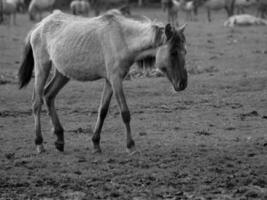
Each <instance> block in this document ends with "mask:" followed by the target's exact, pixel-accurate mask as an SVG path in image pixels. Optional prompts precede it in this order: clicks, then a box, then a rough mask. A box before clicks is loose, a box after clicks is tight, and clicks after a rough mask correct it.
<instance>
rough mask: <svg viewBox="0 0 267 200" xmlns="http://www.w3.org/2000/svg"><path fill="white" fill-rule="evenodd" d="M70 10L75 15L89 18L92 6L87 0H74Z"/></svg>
mask: <svg viewBox="0 0 267 200" xmlns="http://www.w3.org/2000/svg"><path fill="white" fill-rule="evenodd" d="M70 10H71V13H72V14H73V15H80V16H84V17H88V15H89V10H90V4H89V3H88V1H86V0H74V1H72V2H71V4H70Z"/></svg>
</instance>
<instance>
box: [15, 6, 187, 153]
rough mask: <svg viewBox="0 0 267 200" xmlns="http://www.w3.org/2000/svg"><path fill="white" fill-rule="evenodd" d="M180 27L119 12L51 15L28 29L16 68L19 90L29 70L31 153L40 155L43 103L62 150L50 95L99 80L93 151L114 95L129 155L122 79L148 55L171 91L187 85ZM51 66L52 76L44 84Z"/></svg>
mask: <svg viewBox="0 0 267 200" xmlns="http://www.w3.org/2000/svg"><path fill="white" fill-rule="evenodd" d="M184 29H185V26H183V27H180V28H179V29H176V28H174V27H172V26H171V25H170V24H168V25H166V26H165V27H164V26H163V25H161V24H156V23H154V22H152V21H148V20H142V21H139V20H137V19H132V18H127V17H125V16H123V15H121V14H120V12H119V11H118V12H114V11H113V12H109V13H107V14H104V15H102V16H99V17H94V18H83V17H77V16H73V15H68V14H64V13H62V12H61V11H58V10H57V11H54V12H53V14H51V15H49V16H48V17H46V18H44V19H43V20H42V21H41V22H40V23H39V24H37V25H36V26H35V28H34V29H32V30H31V31H30V32H29V34H28V36H27V38H26V46H25V54H24V59H23V62H22V64H21V67H20V69H19V73H18V77H19V84H20V86H19V87H20V88H23V87H25V86H26V85H27V84H28V83H29V82H30V80H31V77H32V71H33V70H34V72H35V82H34V95H33V115H34V120H35V133H36V139H35V144H36V145H37V151H38V152H42V151H44V148H43V137H42V133H41V122H40V114H41V107H42V104H43V100H44V101H45V103H46V105H47V107H48V114H49V116H50V117H51V121H52V125H53V127H54V133H55V135H56V136H57V140H56V142H55V146H56V148H57V149H58V150H59V151H63V150H64V134H63V132H64V130H63V127H62V125H61V123H60V121H59V118H58V115H57V113H56V110H55V105H54V102H55V97H56V95H57V94H58V92H59V91H60V90H61V89H62V88H63V86H64V85H66V83H68V82H69V80H70V79H73V80H78V81H94V80H98V79H104V80H105V86H104V90H103V93H102V99H101V103H100V107H99V113H98V117H97V122H96V126H95V130H94V135H93V137H92V142H93V146H94V152H101V148H100V144H99V143H100V133H101V129H102V126H103V123H104V120H105V117H106V115H107V112H108V108H109V104H110V100H111V97H112V94H113V93H114V94H115V97H116V100H117V103H118V106H119V109H120V113H121V117H122V120H123V122H124V124H125V128H126V146H127V150H129V152H134V146H135V143H134V140H133V139H132V136H131V128H130V120H131V117H130V112H129V109H128V106H127V103H126V99H125V96H124V92H123V85H122V81H123V79H124V78H125V76H126V75H127V73H128V72H129V70H130V67H131V66H132V64H133V63H134V62H138V61H140V60H145V59H147V58H149V60H151V59H150V58H151V57H153V58H154V62H155V65H156V67H157V68H159V69H160V70H161V71H163V73H164V74H165V75H166V76H167V77H168V79H169V80H170V82H171V83H172V85H173V87H174V89H175V90H176V91H181V90H184V89H185V88H186V87H187V71H186V68H185V54H186V49H185V36H184ZM52 67H53V69H54V71H55V73H54V77H53V78H52V79H51V80H50V81H49V83H48V84H47V85H46V81H47V78H48V76H49V72H50V70H51V68H52Z"/></svg>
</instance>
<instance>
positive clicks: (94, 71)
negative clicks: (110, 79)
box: [52, 52, 106, 81]
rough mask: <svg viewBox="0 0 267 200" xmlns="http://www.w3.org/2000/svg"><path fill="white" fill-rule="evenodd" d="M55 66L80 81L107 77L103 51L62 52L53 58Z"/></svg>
mask: <svg viewBox="0 0 267 200" xmlns="http://www.w3.org/2000/svg"><path fill="white" fill-rule="evenodd" d="M52 62H53V63H54V65H55V67H56V68H57V69H58V70H59V71H60V72H61V73H62V74H63V75H65V76H67V77H69V78H71V79H75V80H79V81H93V80H96V79H99V78H103V77H106V68H105V62H104V58H103V56H102V54H101V53H99V54H92V53H91V54H90V55H89V54H88V55H87V53H71V52H69V53H67V52H66V54H64V53H61V54H58V55H57V56H55V57H54V58H52Z"/></svg>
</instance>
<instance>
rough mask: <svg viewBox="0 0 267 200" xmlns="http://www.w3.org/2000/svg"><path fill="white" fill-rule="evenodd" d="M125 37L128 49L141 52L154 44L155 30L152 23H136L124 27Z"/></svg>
mask: <svg viewBox="0 0 267 200" xmlns="http://www.w3.org/2000/svg"><path fill="white" fill-rule="evenodd" d="M133 23H134V21H133ZM124 37H125V42H126V44H127V47H128V49H129V50H130V51H131V52H139V51H142V50H144V49H148V48H151V47H152V46H154V42H155V30H154V29H153V27H152V26H151V25H148V24H142V23H136V26H135V25H134V24H132V25H131V26H128V27H126V28H125V29H124Z"/></svg>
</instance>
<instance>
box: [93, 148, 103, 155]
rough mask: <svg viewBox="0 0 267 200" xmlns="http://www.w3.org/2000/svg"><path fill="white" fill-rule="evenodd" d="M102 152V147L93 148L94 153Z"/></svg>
mask: <svg viewBox="0 0 267 200" xmlns="http://www.w3.org/2000/svg"><path fill="white" fill-rule="evenodd" d="M101 153H102V150H101V148H100V147H99V148H94V149H93V154H101Z"/></svg>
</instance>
